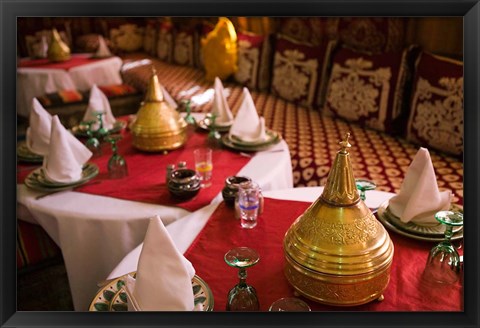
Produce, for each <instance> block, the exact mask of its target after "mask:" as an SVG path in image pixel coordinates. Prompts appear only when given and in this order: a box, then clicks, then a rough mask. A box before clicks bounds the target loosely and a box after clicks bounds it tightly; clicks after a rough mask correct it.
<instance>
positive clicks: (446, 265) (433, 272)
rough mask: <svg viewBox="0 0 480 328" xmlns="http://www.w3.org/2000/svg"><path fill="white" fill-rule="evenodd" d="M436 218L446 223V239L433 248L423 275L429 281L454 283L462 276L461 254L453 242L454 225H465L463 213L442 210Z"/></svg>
mask: <svg viewBox="0 0 480 328" xmlns="http://www.w3.org/2000/svg"><path fill="white" fill-rule="evenodd" d="M435 219H436V220H437V221H438V222H440V223H442V224H444V225H445V239H444V240H443V241H442V242H440V243H439V244H438V245H437V246H435V247H434V248H432V250H431V251H430V254H429V255H428V259H427V264H426V266H425V269H424V271H423V277H424V279H426V280H427V281H432V282H437V283H442V284H453V283H454V282H456V281H457V280H458V279H459V276H460V268H461V262H460V255H459V254H458V251H457V249H456V248H455V246H454V245H453V244H452V242H451V238H452V236H453V227H459V226H462V225H463V214H462V213H460V212H453V211H440V212H437V213H436V214H435Z"/></svg>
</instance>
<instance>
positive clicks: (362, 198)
mask: <svg viewBox="0 0 480 328" xmlns="http://www.w3.org/2000/svg"><path fill="white" fill-rule="evenodd" d="M360 199H361V200H365V190H363V189H360Z"/></svg>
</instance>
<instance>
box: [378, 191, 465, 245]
mask: <svg viewBox="0 0 480 328" xmlns="http://www.w3.org/2000/svg"><path fill="white" fill-rule="evenodd" d="M388 204H389V202H388V200H387V201H385V202H383V203H382V204H381V205H380V206H379V207H378V211H377V217H378V219H379V221H380V222H381V223H382V224H383V225H384V226H385V228H387V229H388V230H390V231H393V232H396V233H398V234H400V235H402V236H405V237H409V238H413V239H416V240H423V241H432V242H441V241H443V240H444V239H445V237H444V235H443V231H444V230H445V228H443V230H442V233H438V232H437V231H436V230H434V231H431V229H426V228H425V226H419V225H416V224H415V223H413V222H409V223H408V224H406V223H403V222H401V221H400V220H399V219H398V218H395V216H394V215H393V214H392V213H391V212H390V210H388ZM455 206H458V205H452V207H455ZM452 209H454V210H457V209H455V208H452ZM399 222H400V223H402V224H399ZM414 225H415V226H417V227H415V226H414ZM407 226H408V228H406V227H407ZM436 229H441V228H440V227H439V228H436ZM454 229H455V230H454V234H453V236H452V240H458V239H462V238H463V227H456V228H454ZM426 231H427V233H425V232H426Z"/></svg>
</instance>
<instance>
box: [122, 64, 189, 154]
mask: <svg viewBox="0 0 480 328" xmlns="http://www.w3.org/2000/svg"><path fill="white" fill-rule="evenodd" d="M130 129H131V131H132V135H133V146H134V147H135V148H138V149H140V150H143V151H148V152H159V151H166V150H173V149H177V148H179V147H181V146H183V144H184V143H185V142H186V141H187V133H186V131H187V123H186V122H185V120H184V119H183V117H181V116H180V114H179V113H178V112H177V111H176V110H175V109H173V108H172V107H171V106H170V105H169V104H168V103H167V102H166V101H165V100H164V98H163V93H162V90H161V88H160V82H159V81H158V76H157V74H156V72H155V70H153V72H152V77H151V79H150V81H149V86H148V89H147V93H146V95H145V100H144V101H143V102H142V104H141V106H140V109H139V110H138V112H137V118H136V120H135V122H134V123H133V124H132V126H131V128H130Z"/></svg>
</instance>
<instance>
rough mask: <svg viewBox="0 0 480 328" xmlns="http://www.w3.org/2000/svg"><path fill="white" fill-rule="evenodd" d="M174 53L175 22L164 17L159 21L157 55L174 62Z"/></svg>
mask: <svg viewBox="0 0 480 328" xmlns="http://www.w3.org/2000/svg"><path fill="white" fill-rule="evenodd" d="M172 55H173V24H172V22H171V21H170V20H168V19H164V20H162V21H160V22H159V23H158V31H157V57H158V58H159V59H161V60H163V61H166V62H168V63H171V62H172Z"/></svg>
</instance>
